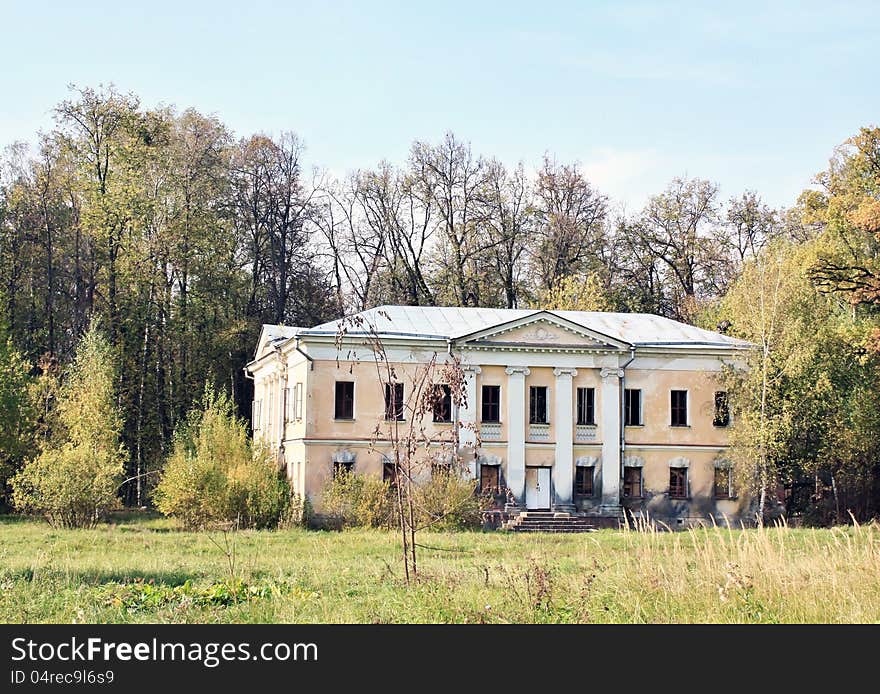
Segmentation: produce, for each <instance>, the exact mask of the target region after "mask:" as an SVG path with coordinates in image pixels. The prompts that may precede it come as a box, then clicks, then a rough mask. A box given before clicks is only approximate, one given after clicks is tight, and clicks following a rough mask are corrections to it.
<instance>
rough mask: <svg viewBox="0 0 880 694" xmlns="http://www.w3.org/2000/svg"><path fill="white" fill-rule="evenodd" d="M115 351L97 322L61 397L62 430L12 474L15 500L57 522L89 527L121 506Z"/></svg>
mask: <svg viewBox="0 0 880 694" xmlns="http://www.w3.org/2000/svg"><path fill="white" fill-rule="evenodd" d="M115 379H116V370H115V364H114V359H113V351H112V349H111V347H110V344H109V342H108V341H107V339H106V338H104V336H103V335H102V334H101V333H100V332H99V331H98V329H97V328H96V327H95V326H94V325H93V326H92V327H91V328H90V329H89V331H88V332H87V333H86V334H85V335H84V336H83V338H82V340H81V342H80V344H79V346H78V347H77V352H76V358H75V360H74V362H73V364H72V365H71V367H70V369H69V370H68V372H67V374H66V382H65V383H64V386H63V388H62V391H61V395H60V397H59V400H58V404H57V409H58V419H57V422H58V428H57V429H56V430H55V431H53V432H52V435H51V437H50V438H49V439H48V440H47V441H46V442H45V443H44V444H43V446H42V448H41V450H40V453H39V455H37V457H36V458H35V459H34V460H32V461H29V462H27V463H26V464H25V466H24V467H23V468H22V470H21V471H20V472H19V473H18V474H17V475H16V476H15V477H14V478H13V480H12V487H13V501H14V503H15V506H16V507H17V508H18V509H19V510H21V511H26V512H32V513H39V514H41V515H43V516H45V517H46V519H47V520H48V521H49V522H50V523H51V524H52V525H55V526H61V527H90V526H93V525H95V523H97V522H98V521H99V520H100V519H101V518H103V517H104V516H105V515H106V514H107V512H108V511H110V510H111V509H112V508H113V507H114V506H116V505H117V504H118V497H117V492H118V489H119V483H120V482H121V478H122V472H123V469H124V461H125V458H126V455H127V454H126V451H125V448H124V446H123V445H122V444H121V443H120V432H121V429H122V418H121V417H120V413H119V411H118V409H117V407H116V394H115V387H114V386H115Z"/></svg>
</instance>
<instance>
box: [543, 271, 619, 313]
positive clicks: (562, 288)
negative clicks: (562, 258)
mask: <svg viewBox="0 0 880 694" xmlns="http://www.w3.org/2000/svg"><path fill="white" fill-rule="evenodd" d="M541 308H544V309H547V310H550V311H552V310H560V311H610V310H611V309H612V308H613V305H612V303H611V299H610V297H609V296H608V289H607V287H606V286H605V284H604V283H603V282H602V280H601V278H600V277H599V275H598V274H596V273H591V274H589V275H587V276H586V277H582V276H578V275H568V276H566V277H563V278H561V279H560V280H559V281H558V282H557V283H556V285H555V286H553V287H551V288H550V289H549V290H548V291H546V292H545V293H544V296H543V297H542V299H541Z"/></svg>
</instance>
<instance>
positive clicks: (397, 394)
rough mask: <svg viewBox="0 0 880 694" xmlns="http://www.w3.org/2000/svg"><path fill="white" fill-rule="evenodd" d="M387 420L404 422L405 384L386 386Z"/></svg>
mask: <svg viewBox="0 0 880 694" xmlns="http://www.w3.org/2000/svg"><path fill="white" fill-rule="evenodd" d="M385 419H396V420H398V421H402V420H403V384H402V383H386V384H385Z"/></svg>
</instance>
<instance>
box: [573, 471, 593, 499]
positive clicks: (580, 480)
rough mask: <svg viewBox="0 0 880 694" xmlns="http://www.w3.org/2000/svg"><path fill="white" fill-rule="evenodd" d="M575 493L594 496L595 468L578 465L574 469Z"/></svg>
mask: <svg viewBox="0 0 880 694" xmlns="http://www.w3.org/2000/svg"><path fill="white" fill-rule="evenodd" d="M574 493H575V494H576V495H577V496H593V468H592V467H581V466H579V467H576V468H575V471H574Z"/></svg>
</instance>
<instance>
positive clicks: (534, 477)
mask: <svg viewBox="0 0 880 694" xmlns="http://www.w3.org/2000/svg"><path fill="white" fill-rule="evenodd" d="M549 508H550V468H549V467H528V468H526V509H530V510H536V511H537V510H542V509H549Z"/></svg>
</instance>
